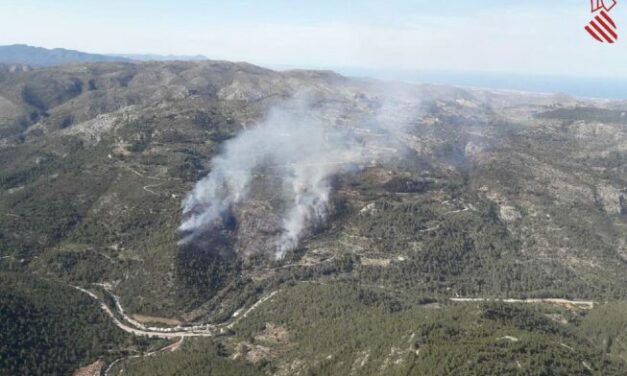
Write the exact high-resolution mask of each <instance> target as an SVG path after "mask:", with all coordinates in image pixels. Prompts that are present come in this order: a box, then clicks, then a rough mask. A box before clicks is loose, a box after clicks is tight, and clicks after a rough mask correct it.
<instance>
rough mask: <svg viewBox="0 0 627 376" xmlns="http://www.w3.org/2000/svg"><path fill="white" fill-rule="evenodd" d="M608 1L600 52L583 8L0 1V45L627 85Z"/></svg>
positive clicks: (424, 2) (484, 1)
mask: <svg viewBox="0 0 627 376" xmlns="http://www.w3.org/2000/svg"><path fill="white" fill-rule="evenodd" d="M618 1H619V3H618V5H617V7H616V8H615V9H613V10H612V12H611V15H612V17H613V18H614V19H615V21H616V23H617V24H618V27H619V36H620V38H622V40H621V39H619V41H618V43H616V44H614V45H608V44H600V43H598V42H595V41H594V40H592V39H591V38H590V36H589V35H587V34H586V32H585V31H584V30H583V27H584V26H585V25H586V24H587V22H589V21H590V19H591V14H590V2H589V0H561V1H540V0H521V1H507V0H502V1H495V0H475V1H473V0H449V1H445V0H439V1H433V0H414V1H409V0H387V1H373V0H363V1H359V0H353V1H341V0H335V1H333V0H317V1H298V0H289V1H288V0H267V1H264V0H255V1H243V0H228V1H209V0H205V1H200V0H197V1H189V0H177V1H174V0H133V1H130V0H124V1H123V0H106V1H104V0H98V1H95V0H47V1H44V0H0V45H6V44H13V43H25V44H30V45H35V46H42V47H47V48H54V47H63V48H69V49H77V50H82V51H87V52H94V53H133V54H176V55H196V54H202V55H205V56H207V57H209V58H211V59H219V60H232V61H248V62H251V63H254V64H259V65H264V66H270V67H302V68H328V69H340V68H360V69H378V70H437V71H456V72H458V71H467V72H506V73H518V74H533V75H559V76H573V77H608V78H614V77H615V78H627V44H626V43H625V42H624V40H627V33H625V34H624V35H622V27H625V28H627V0H618ZM623 1H624V2H625V3H624V4H623V3H622V2H623Z"/></svg>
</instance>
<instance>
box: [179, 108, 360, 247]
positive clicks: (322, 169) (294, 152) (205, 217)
mask: <svg viewBox="0 0 627 376" xmlns="http://www.w3.org/2000/svg"><path fill="white" fill-rule="evenodd" d="M368 150H369V149H368V148H366V147H365V146H364V144H363V141H362V140H361V141H360V140H358V138H357V137H356V135H355V134H354V133H353V132H352V131H351V129H350V128H348V127H338V126H335V125H333V124H331V122H330V121H329V120H328V119H327V118H326V117H325V116H324V114H323V113H322V112H320V111H317V110H314V109H313V108H312V105H311V101H309V100H307V99H303V98H302V97H301V98H298V99H294V100H292V101H290V102H289V103H287V104H285V105H283V106H280V107H277V108H275V109H273V110H271V111H270V113H269V115H268V116H267V118H266V120H265V121H263V122H262V123H261V124H258V125H257V126H255V127H253V128H250V129H247V130H244V131H243V132H241V133H240V134H239V135H238V136H237V137H235V138H234V139H231V140H229V141H227V142H225V144H224V148H223V150H222V152H221V153H220V154H219V155H217V156H216V157H214V158H213V160H212V161H211V172H210V173H209V175H208V176H206V177H205V178H203V179H202V180H200V181H199V182H198V183H197V184H196V186H195V187H194V189H193V191H192V192H191V193H190V194H189V195H188V196H187V197H186V199H185V200H184V202H183V216H184V221H183V223H182V224H181V226H180V230H181V231H182V232H183V233H184V234H185V236H184V238H183V240H181V242H182V243H186V242H189V241H191V240H193V239H194V238H195V237H196V236H198V235H200V234H201V233H203V232H205V231H207V229H211V227H212V226H214V225H215V223H216V222H219V220H220V218H221V217H222V216H223V215H224V213H225V212H227V211H228V210H229V209H230V208H232V207H233V206H234V205H236V204H238V203H240V202H242V201H243V200H245V199H246V198H247V197H248V196H249V194H250V187H251V184H252V183H253V181H254V179H255V173H256V172H257V171H266V172H267V171H270V172H271V173H272V174H273V175H274V176H277V177H278V181H279V182H280V188H279V189H280V191H281V192H280V193H281V198H282V200H283V202H284V209H283V212H282V213H281V216H282V221H281V222H282V224H281V234H280V236H278V238H277V244H276V248H275V249H274V250H272V251H273V252H274V254H275V256H276V258H282V257H283V256H284V255H285V253H286V252H288V251H290V250H293V249H294V248H295V247H296V246H297V245H298V242H299V241H300V239H301V236H302V234H303V232H304V231H305V230H306V229H307V228H308V227H309V226H313V225H315V224H317V223H322V222H323V221H324V220H325V218H326V215H327V209H328V203H329V198H330V194H331V185H330V179H331V178H332V177H333V176H335V175H337V174H342V173H346V172H350V171H352V170H355V169H358V168H359V167H360V166H361V165H363V164H364V163H366V162H368V161H369V160H370V158H371V156H369V155H368V154H369V153H368Z"/></svg>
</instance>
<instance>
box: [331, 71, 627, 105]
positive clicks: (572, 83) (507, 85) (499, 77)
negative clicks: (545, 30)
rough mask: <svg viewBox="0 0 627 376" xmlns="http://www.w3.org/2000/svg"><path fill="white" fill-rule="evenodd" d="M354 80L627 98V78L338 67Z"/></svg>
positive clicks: (582, 96)
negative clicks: (364, 79) (395, 81)
mask: <svg viewBox="0 0 627 376" xmlns="http://www.w3.org/2000/svg"><path fill="white" fill-rule="evenodd" d="M334 70H335V71H336V72H338V73H340V74H343V75H345V76H352V77H372V78H379V79H385V80H402V81H412V82H424V83H432V84H447V85H457V86H465V87H476V88H486V89H508V90H520V91H528V92H539V93H561V94H567V95H570V96H573V97H579V98H607V99H622V100H625V99H627V79H625V78H622V79H615V78H588V77H585V78H582V77H566V76H542V75H522V74H506V73H473V72H463V73H462V72H438V71H392V70H374V69H361V68H336V69H334Z"/></svg>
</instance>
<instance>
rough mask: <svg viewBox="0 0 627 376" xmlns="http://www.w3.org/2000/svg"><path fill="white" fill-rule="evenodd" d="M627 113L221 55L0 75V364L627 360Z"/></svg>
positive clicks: (486, 367) (477, 371) (167, 366)
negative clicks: (281, 68)
mask: <svg viewBox="0 0 627 376" xmlns="http://www.w3.org/2000/svg"><path fill="white" fill-rule="evenodd" d="M626 113H627V108H626V107H625V103H621V102H611V101H594V100H581V99H576V98H571V97H567V96H564V95H533V94H526V93H515V92H503V91H499V92H496V91H489V90H475V89H472V90H471V89H460V88H456V87H449V86H443V85H426V84H421V85H413V84H405V83H392V82H384V81H377V80H370V79H353V78H349V77H344V76H341V75H339V74H336V73H334V72H328V71H304V70H292V71H285V72H276V71H273V70H269V69H265V68H262V67H257V66H254V65H250V64H247V63H231V62H224V61H200V62H180V61H178V62H144V63H132V64H130V63H126V62H111V63H101V62H100V63H93V64H73V65H64V66H56V67H48V68H40V69H33V70H30V71H29V70H24V71H21V70H18V71H15V72H12V73H4V74H0V208H1V210H0V280H1V281H2V283H0V293H1V294H2V299H0V322H2V323H6V325H5V326H6V328H4V329H3V330H2V331H0V333H2V337H0V370H1V371H0V373H6V374H38V370H39V369H41V370H43V371H41V372H39V373H40V374H41V373H42V372H45V373H48V374H68V373H71V371H72V370H75V369H78V368H79V367H86V366H89V367H92V368H98V367H100V368H106V367H108V365H110V364H111V365H112V368H111V372H113V373H112V374H116V373H117V372H119V371H120V370H124V371H125V373H127V374H133V375H151V374H160V375H174V374H177V375H207V374H216V375H257V374H273V375H292V374H303V375H305V374H321V375H346V374H355V375H379V374H390V375H397V374H398V375H401V374H403V375H408V374H409V375H420V374H430V375H448V374H460V375H491V374H529V375H542V374H552V375H575V374H576V375H596V374H603V375H621V374H624V370H625V367H627V363H626V359H627V347H626V346H625V343H627V331H626V330H627V329H626V328H627V319H626V317H625V315H624V312H625V304H626V303H625V302H626V301H627V273H625V270H626V267H627V198H626V197H627V192H626V191H625V187H627V154H626V152H625V150H627V117H626V115H625V114H626ZM277 255H278V256H281V257H277ZM59 302H65V303H66V304H59ZM103 306H104V307H107V310H104V309H102V307H103ZM16 317H19V318H20V320H19V321H16ZM13 322H15V323H16V324H19V325H18V326H15V327H13V326H12V325H11V323H13ZM12 328H19V330H18V329H12ZM42 328H53V329H52V330H51V331H47V330H43V329H42ZM96 329H98V330H96ZM18 332H27V333H28V335H27V336H25V337H24V338H22V337H18V335H17V333H18ZM179 338H184V341H183V340H182V339H179ZM32 343H37V344H38V346H37V351H36V352H33V353H32V356H29V357H23V356H19V355H17V354H23V353H24V351H27V349H30V348H31V347H30V344H32ZM71 344H75V346H72V345H71ZM148 355H150V356H148ZM38 367H41V368H38Z"/></svg>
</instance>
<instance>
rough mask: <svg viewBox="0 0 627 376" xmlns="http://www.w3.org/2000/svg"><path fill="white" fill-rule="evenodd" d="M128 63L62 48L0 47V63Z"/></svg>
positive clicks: (43, 64) (17, 45) (22, 45)
mask: <svg viewBox="0 0 627 376" xmlns="http://www.w3.org/2000/svg"><path fill="white" fill-rule="evenodd" d="M113 61H130V59H127V58H124V57H120V56H107V55H97V54H89V53H85V52H80V51H74V50H66V49H63V48H55V49H52V50H50V49H46V48H42V47H32V46H28V45H24V44H14V45H10V46H0V63H6V64H25V65H31V66H38V67H45V66H53V65H62V64H70V63H90V62H113Z"/></svg>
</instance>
